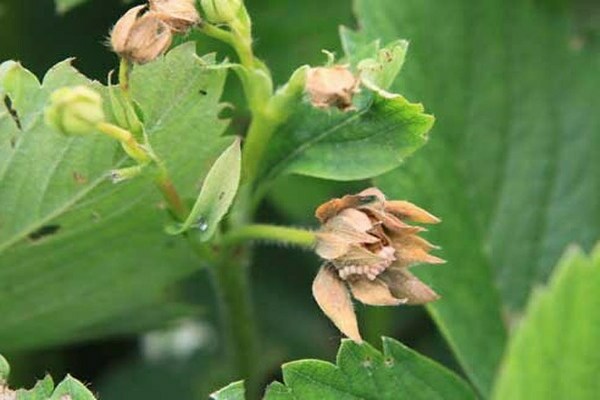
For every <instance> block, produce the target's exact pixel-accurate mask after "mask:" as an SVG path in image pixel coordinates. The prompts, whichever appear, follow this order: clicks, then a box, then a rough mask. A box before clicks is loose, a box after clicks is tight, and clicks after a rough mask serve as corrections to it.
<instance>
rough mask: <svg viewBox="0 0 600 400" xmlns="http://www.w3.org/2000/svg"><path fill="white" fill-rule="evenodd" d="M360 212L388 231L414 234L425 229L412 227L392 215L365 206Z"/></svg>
mask: <svg viewBox="0 0 600 400" xmlns="http://www.w3.org/2000/svg"><path fill="white" fill-rule="evenodd" d="M362 210H364V212H365V213H367V214H370V215H372V216H373V219H374V220H376V221H379V222H380V223H381V224H383V226H384V227H385V228H387V229H388V230H390V231H396V232H402V233H404V234H415V233H419V232H423V231H424V230H425V228H421V227H420V226H412V225H409V224H407V223H405V222H402V221H401V220H400V219H398V218H396V217H394V216H393V215H392V214H388V213H386V212H385V211H383V210H379V209H378V208H376V207H370V206H365V207H363V208H362Z"/></svg>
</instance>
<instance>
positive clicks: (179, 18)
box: [150, 0, 200, 32]
mask: <svg viewBox="0 0 600 400" xmlns="http://www.w3.org/2000/svg"><path fill="white" fill-rule="evenodd" d="M150 11H153V12H156V13H157V15H158V16H159V17H160V18H161V19H162V20H163V21H164V22H166V23H167V25H169V27H170V28H171V30H173V31H174V32H185V31H187V30H188V29H189V28H191V27H192V26H194V25H196V24H197V23H199V22H200V15H199V14H198V10H196V5H195V2H194V0H150Z"/></svg>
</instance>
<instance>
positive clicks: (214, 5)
mask: <svg viewBox="0 0 600 400" xmlns="http://www.w3.org/2000/svg"><path fill="white" fill-rule="evenodd" d="M242 3H243V2H242V0H201V4H202V9H203V10H204V14H206V19H208V20H209V21H210V22H212V23H215V24H226V23H228V22H231V21H233V20H234V19H236V18H237V16H238V13H239V11H240V8H241V7H242Z"/></svg>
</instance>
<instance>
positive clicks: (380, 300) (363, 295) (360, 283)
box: [349, 279, 408, 306]
mask: <svg viewBox="0 0 600 400" xmlns="http://www.w3.org/2000/svg"><path fill="white" fill-rule="evenodd" d="M349 284H350V290H351V291H352V295H353V296H354V298H355V299H357V300H358V301H360V302H361V303H363V304H367V305H370V306H397V305H400V304H404V303H406V302H407V301H408V300H407V299H397V298H395V297H394V296H392V293H391V292H390V289H389V287H388V286H387V284H385V283H384V282H383V281H381V280H379V279H376V280H373V281H370V280H365V279H352V280H350V281H349Z"/></svg>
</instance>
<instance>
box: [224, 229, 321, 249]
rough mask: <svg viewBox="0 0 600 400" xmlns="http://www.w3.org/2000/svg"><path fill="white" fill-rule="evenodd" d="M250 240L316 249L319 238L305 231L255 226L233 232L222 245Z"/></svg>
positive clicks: (225, 238)
mask: <svg viewBox="0 0 600 400" xmlns="http://www.w3.org/2000/svg"><path fill="white" fill-rule="evenodd" d="M249 240H263V241H271V242H278V243H284V244H290V245H295V246H299V247H304V248H312V247H314V245H315V243H316V240H317V238H316V235H315V233H314V232H312V231H308V230H305V229H298V228H290V227H287V226H275V225H264V224H253V225H245V226H242V227H240V228H237V229H235V230H232V231H231V232H230V233H228V234H227V235H225V236H224V237H223V239H222V243H223V244H225V245H231V244H234V243H239V242H244V241H249Z"/></svg>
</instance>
